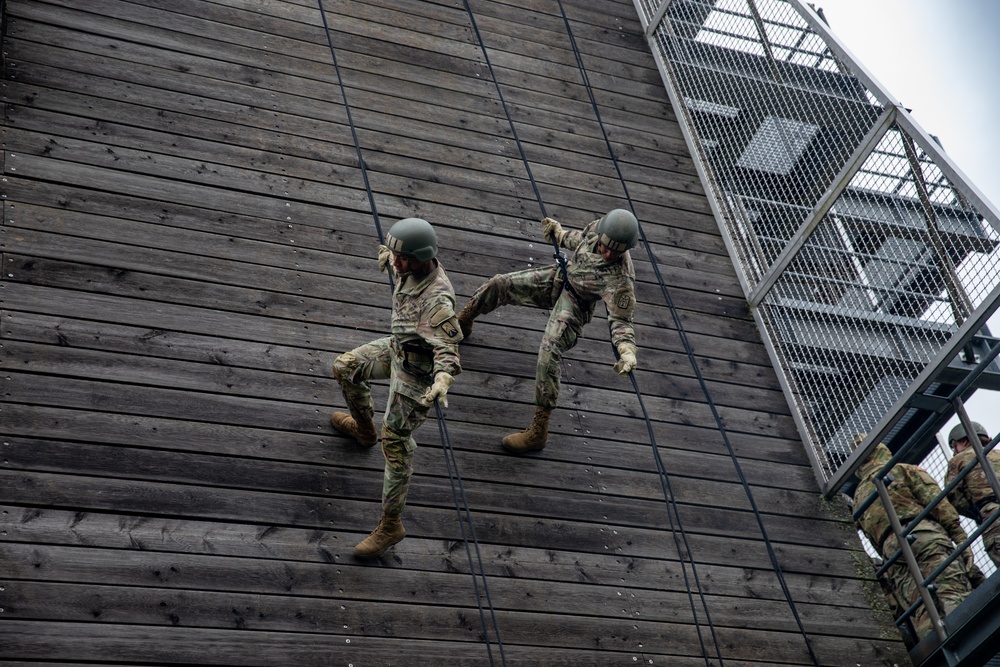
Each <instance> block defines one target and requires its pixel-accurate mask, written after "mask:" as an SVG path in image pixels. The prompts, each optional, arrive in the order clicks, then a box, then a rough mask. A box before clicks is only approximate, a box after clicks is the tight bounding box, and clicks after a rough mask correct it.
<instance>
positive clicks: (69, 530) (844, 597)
mask: <svg viewBox="0 0 1000 667" xmlns="http://www.w3.org/2000/svg"><path fill="white" fill-rule="evenodd" d="M0 508H2V512H6V513H5V514H2V513H0V521H2V530H6V531H7V536H5V537H7V539H8V540H9V541H11V542H18V543H23V544H30V543H46V544H61V545H64V546H86V547H95V548H96V547H100V548H111V549H116V550H119V551H117V552H116V553H117V554H118V555H122V554H123V552H122V551H120V550H121V549H125V550H140V551H142V552H144V553H153V552H162V553H166V554H172V557H174V558H177V557H183V556H181V555H182V554H193V555H198V554H200V555H202V556H231V557H237V558H247V559H260V558H267V559H275V560H277V561H289V562H293V563H323V564H326V565H329V564H330V563H334V562H339V560H340V559H339V558H338V555H337V554H336V553H335V552H336V551H337V550H338V548H337V547H336V546H335V544H336V542H337V541H339V540H341V539H345V538H347V539H349V538H350V536H349V535H345V534H341V533H337V532H332V531H320V532H316V531H309V530H303V529H296V528H287V527H277V526H270V527H261V526H256V525H245V526H243V525H239V524H235V523H231V522H230V523H211V522H204V521H196V520H178V519H170V518H163V519H161V518H157V517H146V518H137V517H129V516H124V515H115V514H107V513H90V512H71V511H70V512H67V511H60V510H56V509H51V508H47V509H37V508H31V509H27V508H18V507H15V506H11V505H4V506H0ZM394 551H395V553H396V556H398V558H390V559H382V560H381V561H380V564H381V565H382V566H383V567H386V568H401V569H405V570H408V569H414V570H423V571H428V570H429V571H441V572H464V573H468V571H469V563H468V559H467V558H466V556H465V554H464V553H462V550H461V549H455V548H454V545H452V546H449V547H448V548H445V549H444V550H442V548H441V546H440V545H439V543H437V542H435V541H431V540H423V539H419V538H417V539H407V540H405V541H404V542H401V543H400V544H399V545H398V546H397V547H396V548H395V550H394ZM126 557H130V556H128V555H127V552H126ZM147 557H149V556H147ZM483 565H484V568H485V569H484V570H483V571H484V572H486V574H487V576H490V577H493V576H508V577H515V578H528V579H552V580H554V581H566V582H589V583H594V584H603V585H609V586H615V585H621V584H626V585H627V586H628V587H629V588H630V589H632V588H648V587H653V588H656V589H661V588H662V589H664V590H678V591H686V590H687V589H688V586H689V585H691V584H690V582H689V583H685V579H684V576H685V572H684V568H685V567H686V568H687V575H688V577H690V575H691V570H690V565H689V564H685V566H684V567H682V566H681V565H680V563H679V562H677V561H670V560H661V559H650V558H638V557H631V558H629V559H628V560H627V561H624V562H623V561H620V556H618V555H613V554H607V553H586V552H573V553H564V552H557V551H553V550H551V549H531V548H523V547H498V548H490V549H486V550H485V552H484V553H483ZM183 572H184V573H185V574H186V573H187V568H186V567H185V568H184V570H183ZM697 572H698V573H699V575H700V577H701V580H700V585H701V588H702V590H703V591H704V592H705V593H706V594H710V595H720V596H737V597H739V596H749V597H755V598H761V599H771V600H783V599H784V594H783V592H782V591H781V589H780V587H779V586H778V582H777V579H776V578H775V577H774V576H773V572H771V571H770V570H769V569H768V568H765V569H763V570H756V569H753V568H752V567H751V566H750V564H749V563H741V564H740V565H712V564H707V563H698V564H697ZM856 577H857V574H856V573H849V574H848V576H846V577H842V578H841V577H838V576H835V575H834V574H832V573H830V574H824V575H819V576H817V575H816V574H815V573H803V574H796V573H789V574H788V576H787V583H788V586H789V588H790V590H791V591H793V595H794V597H795V599H797V600H803V601H808V602H811V603H815V604H825V605H828V606H833V607H837V606H853V605H857V604H863V595H864V589H863V586H862V582H861V581H860V580H858V579H857V578H856ZM623 579H624V581H622V580H623Z"/></svg>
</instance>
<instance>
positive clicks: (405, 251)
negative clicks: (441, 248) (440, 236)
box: [385, 218, 438, 262]
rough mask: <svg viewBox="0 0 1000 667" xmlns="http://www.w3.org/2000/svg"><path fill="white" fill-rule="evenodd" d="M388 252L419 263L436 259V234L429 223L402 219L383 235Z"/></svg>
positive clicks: (415, 219) (417, 219)
mask: <svg viewBox="0 0 1000 667" xmlns="http://www.w3.org/2000/svg"><path fill="white" fill-rule="evenodd" d="M385 244H386V245H387V246H389V250H392V251H393V252H394V253H398V254H400V255H408V256H409V257H414V258H416V259H417V260H419V261H421V262H426V261H428V260H431V259H434V258H435V257H437V252H438V244H437V234H435V233H434V228H433V227H431V223H429V222H427V221H426V220H422V219H420V218H403V219H402V220H400V221H399V222H397V223H396V224H394V225H393V226H392V227H390V228H389V233H388V234H386V235H385Z"/></svg>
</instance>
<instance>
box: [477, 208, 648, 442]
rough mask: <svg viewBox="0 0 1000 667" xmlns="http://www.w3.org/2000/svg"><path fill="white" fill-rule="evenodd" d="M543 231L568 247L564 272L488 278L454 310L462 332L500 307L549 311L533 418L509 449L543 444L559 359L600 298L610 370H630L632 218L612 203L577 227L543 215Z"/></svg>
mask: <svg viewBox="0 0 1000 667" xmlns="http://www.w3.org/2000/svg"><path fill="white" fill-rule="evenodd" d="M542 232H543V234H544V235H545V238H546V240H548V241H549V242H550V243H555V244H556V245H558V246H559V247H560V248H565V249H566V250H568V251H570V252H571V253H572V254H571V255H570V257H569V260H568V261H567V262H566V274H565V278H564V275H563V272H562V270H561V268H560V267H559V265H558V264H556V265H552V266H549V267H547V268H541V269H526V270H523V271H515V272H513V273H506V274H501V275H496V276H493V277H492V278H490V279H489V280H487V281H486V282H485V283H483V284H482V285H481V286H480V287H479V289H477V290H476V292H475V294H473V295H472V299H470V300H469V302H468V303H467V304H466V305H465V307H464V308H463V309H462V310H461V312H460V313H459V314H458V321H459V324H460V325H461V327H462V333H463V334H464V335H465V336H466V337H467V336H469V334H470V333H471V332H472V326H473V321H474V320H475V319H476V317H478V316H480V315H484V314H486V313H489V312H491V311H492V310H494V309H495V308H497V307H499V306H506V305H514V304H534V305H535V306H538V307H540V308H551V309H552V312H551V314H550V315H549V320H548V323H547V324H546V326H545V332H544V334H542V342H541V345H540V347H539V350H538V365H537V368H536V370H535V415H534V418H533V419H532V421H531V424H530V425H529V426H528V428H527V429H525V430H524V431H522V432H519V433H513V434H511V435H508V436H506V437H505V438H504V439H503V441H502V445H503V448H504V449H505V450H507V451H508V452H511V453H514V454H523V453H525V452H533V451H538V450H540V449H542V448H543V447H545V443H546V441H547V440H548V429H549V417H550V416H551V414H552V410H553V409H554V408H555V407H556V403H557V400H558V398H559V381H560V374H561V371H560V368H559V361H560V359H562V355H563V353H564V352H566V351H567V350H569V349H570V348H572V347H573V346H574V345H576V342H577V339H578V338H579V336H580V334H581V333H582V332H583V326H584V325H585V324H587V322H589V321H590V319H591V317H593V314H594V307H595V306H596V304H597V302H598V301H601V300H603V301H604V303H605V305H606V306H607V309H608V320H609V323H610V326H611V341H612V343H614V345H615V347H616V348H617V350H618V354H619V361H618V362H617V363H616V364H615V370H616V371H617V372H618V373H619V374H621V375H627V374H628V373H629V372H630V371H632V370H633V369H634V368H635V366H636V356H635V355H636V346H635V332H634V331H633V329H632V313H633V310H634V309H635V290H634V287H635V270H634V269H633V267H632V259H631V257H629V253H628V251H629V249H630V248H632V247H634V246H635V244H636V242H637V241H638V238H639V223H638V221H637V220H636V219H635V216H634V215H632V213H630V212H629V211H626V210H624V209H615V210H613V211H611V212H610V213H608V214H607V215H605V216H604V217H603V218H601V219H599V220H595V221H593V222H591V223H590V224H588V225H587V226H586V227H584V229H583V230H582V231H576V230H566V229H563V227H562V225H560V224H559V222H558V221H556V220H554V219H552V218H544V219H543V220H542ZM566 279H568V281H569V282H568V284H567V283H566Z"/></svg>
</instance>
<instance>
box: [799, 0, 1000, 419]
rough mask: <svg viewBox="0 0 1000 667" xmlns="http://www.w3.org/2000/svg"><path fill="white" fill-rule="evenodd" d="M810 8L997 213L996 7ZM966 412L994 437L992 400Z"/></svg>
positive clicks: (932, 3) (984, 395)
mask: <svg viewBox="0 0 1000 667" xmlns="http://www.w3.org/2000/svg"><path fill="white" fill-rule="evenodd" d="M810 2H811V4H813V5H814V6H815V7H817V8H822V9H823V12H824V14H825V16H826V19H827V21H828V22H829V24H830V28H831V29H832V30H833V32H834V33H835V34H836V35H837V36H838V37H839V38H840V40H841V41H842V42H843V43H844V45H845V46H846V47H847V49H848V50H849V51H850V52H851V53H853V54H854V55H855V57H856V58H857V59H858V60H859V61H860V62H861V63H862V64H863V65H864V67H865V68H866V69H867V70H868V71H869V72H870V73H871V75H872V76H874V77H875V79H876V80H877V81H878V82H880V83H881V84H882V85H883V86H884V87H885V89H886V90H888V92H889V93H890V94H891V95H893V96H894V97H896V99H898V100H899V102H900V103H901V104H902V105H903V106H904V107H906V108H907V109H909V110H910V111H911V113H912V115H913V117H914V118H915V119H916V121H917V122H918V123H919V124H920V125H921V127H923V128H924V130H926V131H927V132H928V133H930V134H933V135H935V136H937V137H938V138H939V139H940V141H941V144H942V145H943V146H944V148H945V151H946V152H947V153H948V156H949V157H950V158H951V159H952V160H953V161H954V163H955V164H956V165H957V166H958V168H959V169H960V170H961V171H963V172H964V173H965V175H966V176H967V177H968V178H969V180H971V181H972V183H974V184H975V185H976V186H977V187H978V188H979V190H980V191H981V192H982V193H983V195H985V197H986V199H988V200H989V201H991V202H992V203H993V205H994V208H996V209H1000V169H998V168H997V162H998V161H1000V114H998V111H1000V86H998V85H997V79H998V77H1000V74H998V73H1000V39H998V38H997V33H998V30H1000V0H810ZM990 329H991V332H992V333H993V335H994V336H996V335H997V334H998V333H1000V316H994V318H993V320H992V321H991V323H990ZM966 407H967V409H968V411H969V416H970V417H971V418H972V419H973V420H975V421H978V422H981V423H982V424H983V425H985V426H986V428H987V429H988V430H989V432H990V435H996V433H997V431H1000V393H996V392H986V391H978V392H977V393H976V395H975V396H974V397H973V398H972V399H971V400H970V401H969V402H968V404H967V406H966ZM957 422H958V420H957V418H956V419H953V420H952V421H951V422H950V423H949V425H948V428H950V427H951V426H952V425H953V424H955V423H957ZM946 432H947V431H945V433H946Z"/></svg>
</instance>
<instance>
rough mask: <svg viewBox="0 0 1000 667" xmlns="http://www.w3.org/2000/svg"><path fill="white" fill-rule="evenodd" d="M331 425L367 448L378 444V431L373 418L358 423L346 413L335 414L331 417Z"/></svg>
mask: <svg viewBox="0 0 1000 667" xmlns="http://www.w3.org/2000/svg"><path fill="white" fill-rule="evenodd" d="M330 423H331V424H333V428H335V429H337V430H338V431H340V432H341V433H343V434H344V435H349V436H351V437H352V438H354V439H356V440H357V441H358V443H360V444H361V445H364V446H365V447H371V446H372V445H374V444H375V443H376V442H378V431H376V430H375V422H373V421H372V419H371V417H367V418H364V419H362V420H361V421H360V422H358V421H356V420H355V419H354V417H352V416H351V415H349V414H347V413H346V412H334V413H333V415H332V416H331V417H330Z"/></svg>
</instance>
